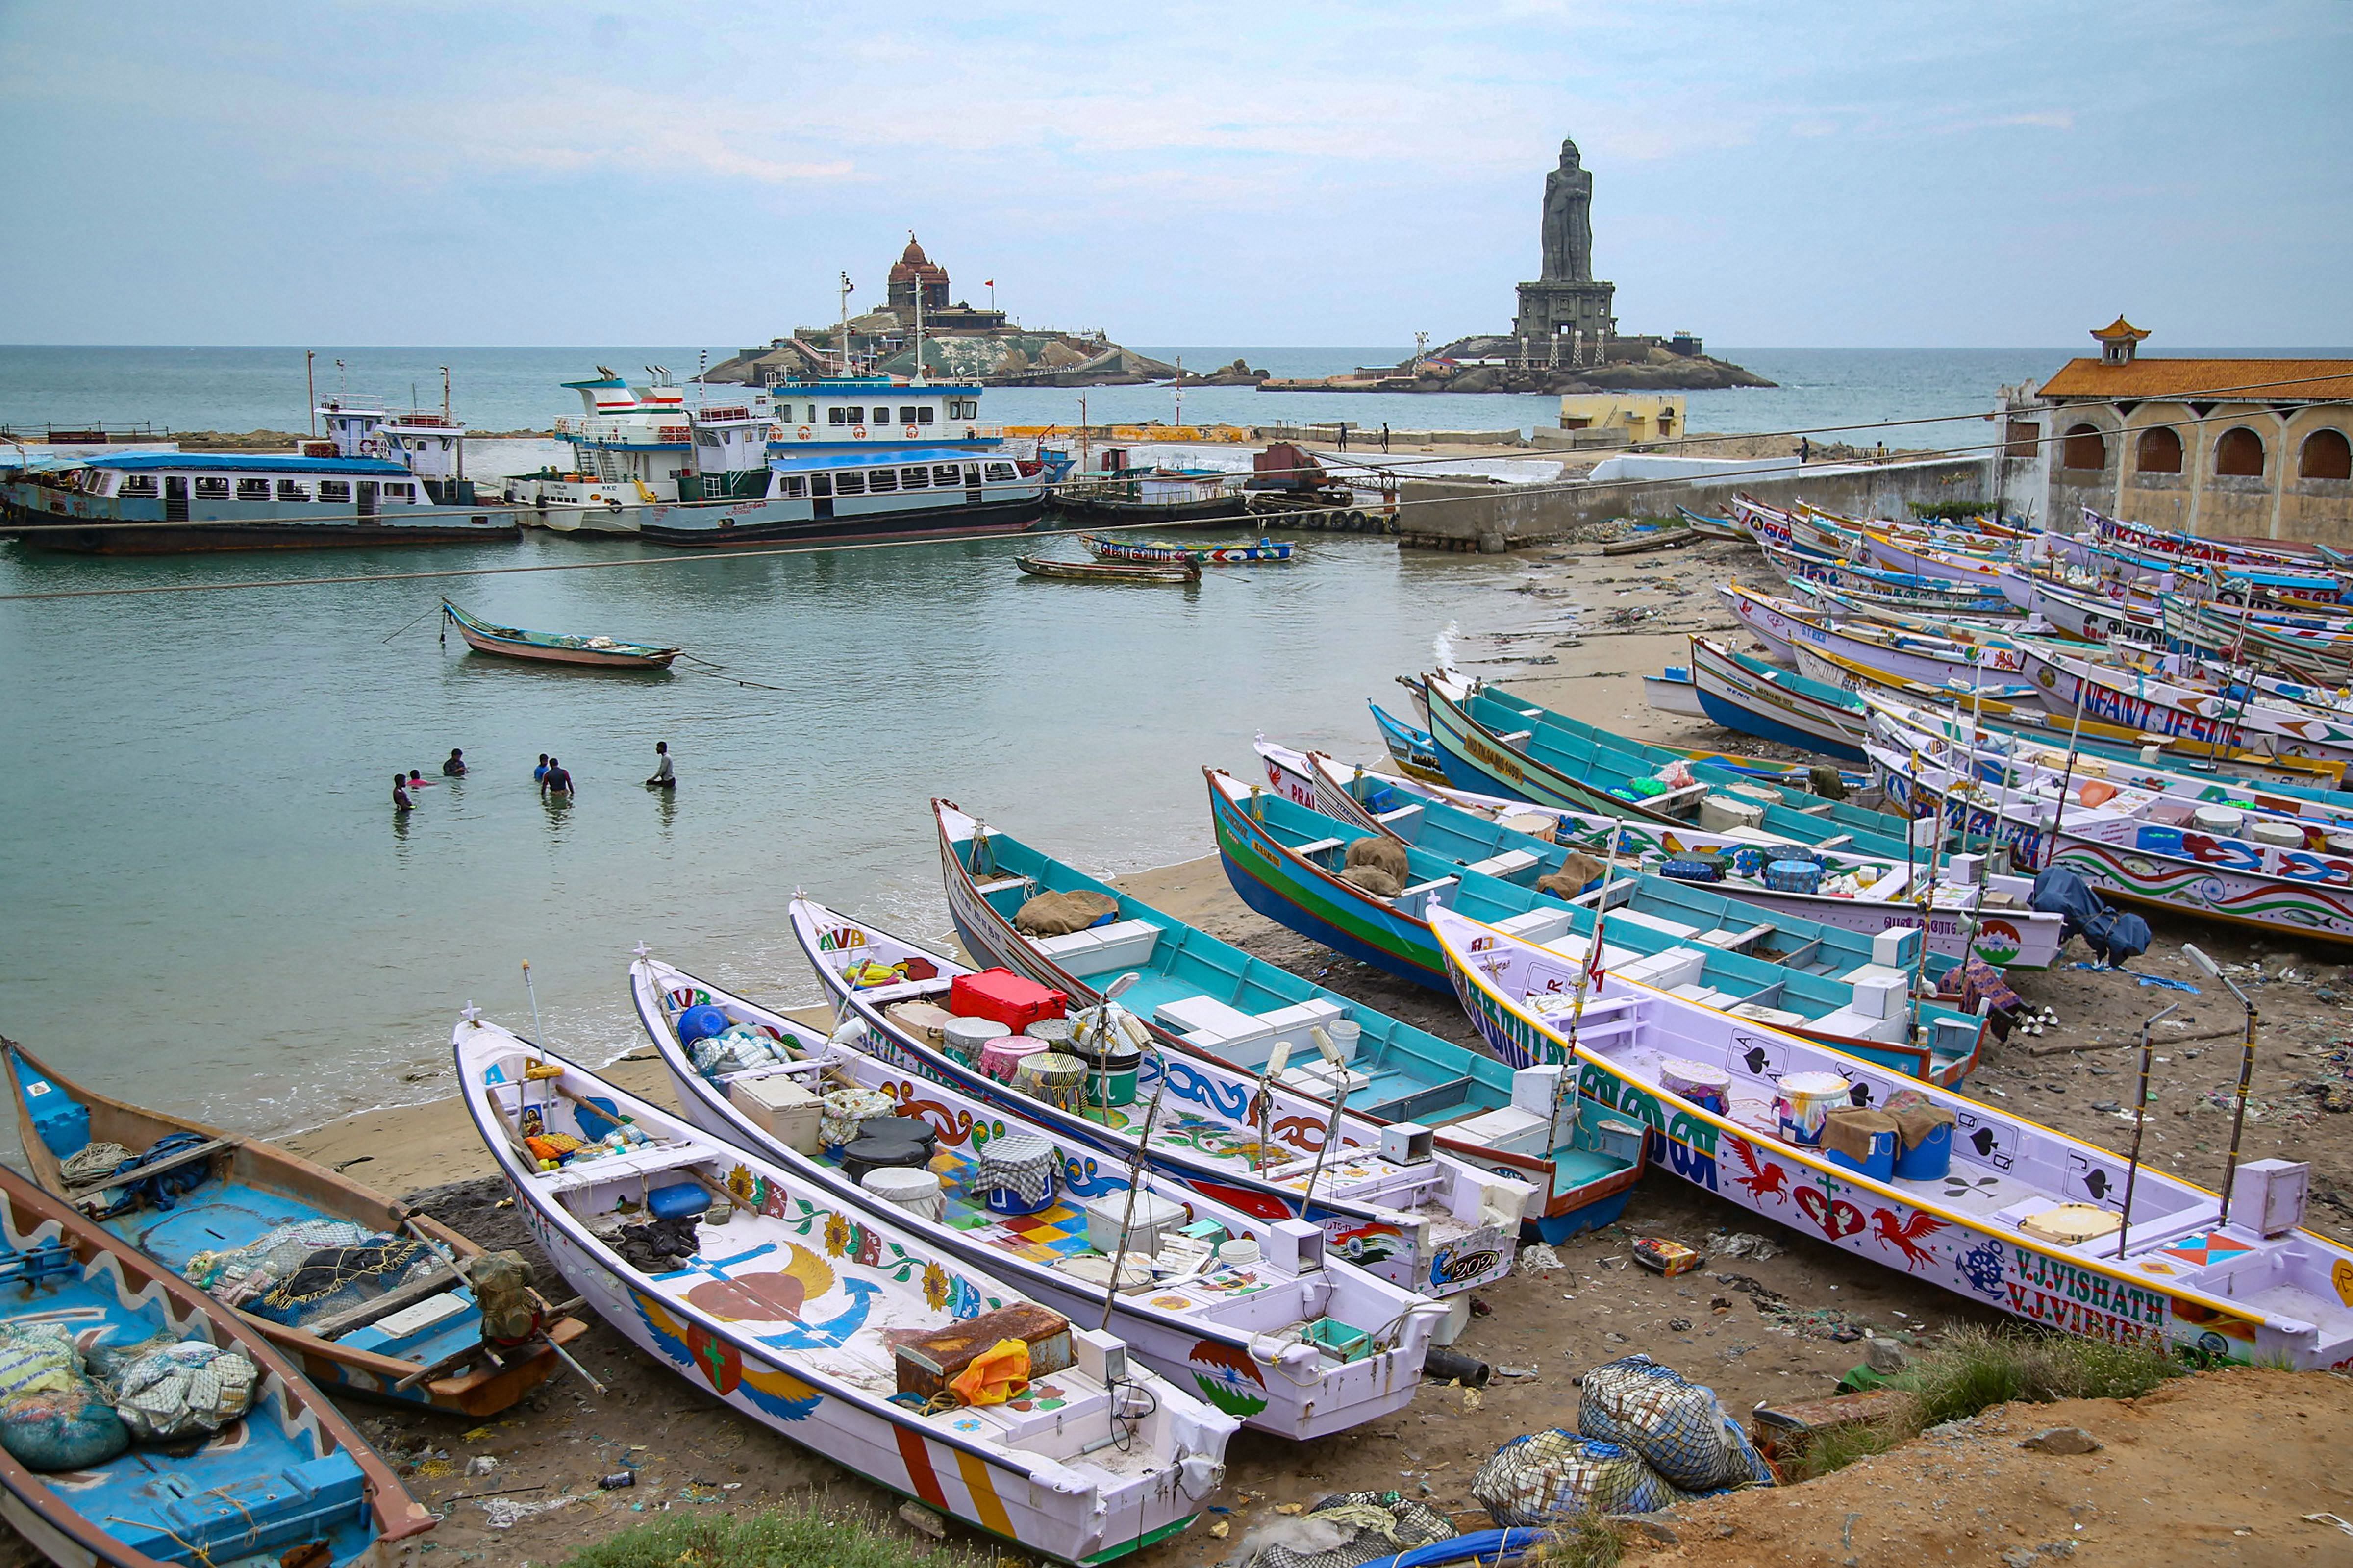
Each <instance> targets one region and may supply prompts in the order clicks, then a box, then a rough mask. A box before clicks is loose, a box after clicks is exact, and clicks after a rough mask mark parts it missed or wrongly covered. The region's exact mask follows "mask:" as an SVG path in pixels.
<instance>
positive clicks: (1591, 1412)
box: [1577, 1355, 1773, 1492]
mask: <svg viewBox="0 0 2353 1568" xmlns="http://www.w3.org/2000/svg"><path fill="white" fill-rule="evenodd" d="M1584 1391H1585V1392H1584V1397H1583V1399H1582V1400H1581V1401H1580V1402H1579V1404H1578V1406H1577V1427H1578V1429H1579V1430H1580V1431H1582V1432H1583V1433H1584V1434H1585V1435H1586V1436H1588V1437H1593V1438H1599V1440H1601V1441H1602V1442H1605V1443H1614V1444H1617V1445H1619V1446H1620V1447H1625V1448H1628V1449H1630V1450H1631V1451H1632V1452H1634V1453H1636V1454H1639V1455H1641V1457H1642V1459H1643V1461H1644V1462H1645V1463H1646V1464H1648V1465H1649V1466H1650V1467H1651V1469H1653V1470H1655V1471H1657V1472H1658V1474H1659V1475H1660V1476H1661V1477H1662V1479H1665V1480H1666V1481H1668V1482H1670V1483H1671V1484H1672V1485H1674V1486H1677V1487H1680V1488H1682V1489H1683V1490H1685V1491H1694V1492H1704V1491H1715V1490H1719V1489H1723V1488H1725V1487H1745V1486H1755V1485H1765V1486H1770V1485H1771V1484H1772V1481H1773V1472H1772V1470H1771V1469H1770V1468H1768V1467H1767V1465H1766V1463H1765V1461H1764V1460H1763V1459H1762V1458H1759V1457H1758V1455H1757V1450H1756V1448H1755V1447H1753V1446H1752V1445H1751V1444H1750V1443H1749V1441H1748V1436H1747V1434H1746V1433H1745V1432H1743V1431H1741V1429H1740V1427H1739V1425H1738V1424H1737V1423H1736V1422H1735V1421H1734V1420H1733V1419H1732V1417H1731V1416H1729V1415H1725V1409H1724V1406H1723V1405H1722V1404H1720V1403H1718V1401H1717V1399H1716V1397H1715V1390H1714V1389H1712V1388H1706V1387H1703V1386H1702V1385H1700V1384H1696V1383H1693V1382H1690V1381H1688V1380H1687V1379H1685V1378H1684V1377H1683V1375H1682V1374H1681V1373H1678V1372H1676V1371H1675V1370H1674V1368H1672V1367H1671V1366H1665V1365H1662V1364H1661V1363H1658V1362H1654V1361H1652V1360H1651V1358H1650V1357H1648V1356H1643V1355H1632V1356H1627V1357H1625V1358H1623V1359H1622V1360H1619V1361H1613V1362H1607V1363H1603V1364H1602V1365H1600V1366H1597V1367H1595V1368H1594V1369H1593V1370H1592V1371H1591V1372H1588V1373H1586V1374H1585V1384H1584Z"/></svg>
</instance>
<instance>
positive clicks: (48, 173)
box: [0, 0, 2353, 352]
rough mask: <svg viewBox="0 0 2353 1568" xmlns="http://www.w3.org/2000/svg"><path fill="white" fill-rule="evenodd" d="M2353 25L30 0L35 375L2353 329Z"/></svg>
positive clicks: (2081, 14) (1704, 9)
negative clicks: (971, 323) (776, 342)
mask: <svg viewBox="0 0 2353 1568" xmlns="http://www.w3.org/2000/svg"><path fill="white" fill-rule="evenodd" d="M2348 68H2353V4H2348V0H2275V3H2274V0H2253V3H2251V4H2242V5H2227V6H2223V5H2211V4H2207V3H2203V0H2200V3H2180V0H2144V3H2142V4H2138V5H2130V6H2124V5H2082V4H2065V3H2062V4H2057V5H2052V4H2049V3H2047V0H2046V3H2043V4H2036V5H2017V4H2010V3H2008V0H1979V3H1973V4H1968V5H1961V4H1953V3H1947V0H1915V3H1912V4H1906V5H1869V6H1865V5H1841V4H1810V5H1797V6H1791V5H1765V4H1761V3H1754V4H1752V3H1715V0H1644V3H1641V4H1618V3H1609V4H1592V3H1552V0H1500V3H1492V4H1485V5H1443V4H1435V5H1418V4H1409V3H1398V4H1386V5H1336V4H1329V3H1325V0H1289V3H1286V4H1282V5H1266V4H1263V3H1261V4H1232V5H1229V4H1219V3H1216V0H1205V3H1198V4H1192V5H1183V6H1175V7H1165V6H1134V7H1129V6H1124V5H1061V6H1056V5H989V4H974V5H948V6H939V5H839V4H834V5H818V6H808V5H793V4H779V5H760V6H749V5H709V4H702V3H699V0H676V3H670V4H662V5H646V4H642V3H641V4H637V5H628V6H626V7H623V6H617V5H615V6H607V5H599V4H597V3H596V0H567V3H565V4H556V5H522V4H517V5H504V4H496V3H491V0H470V3H466V4H443V3H439V0H402V3H400V4H397V5H385V4H375V5H350V4H339V3H335V0H303V3H301V4H286V5H280V4H273V3H270V0H239V3H238V4H236V5H188V4H185V0H179V3H176V4H170V5H154V4H144V3H141V0H111V3H110V4H108V5H104V6H102V7H100V6H93V5H88V4H86V3H80V4H47V3H41V0H0V146H5V147H6V148H7V149H8V157H7V167H8V170H9V174H10V183H11V184H12V185H13V186H14V196H15V200H14V201H13V202H12V204H11V206H12V209H13V211H12V215H11V221H10V222H8V223H7V224H6V225H5V226H0V342H26V343H174V344H181V343H186V344H210V343H253V344H299V343H303V342H343V343H368V344H384V345H407V344H500V345H524V344H533V345H536V344H546V345H563V344H578V343H608V342H646V343H655V342H710V343H720V344H738V345H740V344H748V343H754V342H765V340H766V339H768V338H771V337H774V336H776V335H778V334H780V333H783V332H786V331H789V330H790V329H791V328H792V327H794V326H796V325H798V324H804V323H814V322H822V321H830V320H832V319H833V317H834V315H835V313H836V306H835V292H834V285H835V281H836V279H837V277H838V275H839V274H840V273H841V272H843V271H847V272H848V273H849V276H850V278H851V279H852V281H853V282H854V283H855V284H856V285H857V288H858V291H857V293H856V294H854V295H853V296H852V300H853V304H854V305H856V306H859V307H871V306H873V305H876V304H879V303H880V302H881V296H882V287H883V273H884V270H885V268H887V266H888V265H889V263H890V262H891V261H892V259H894V258H895V257H896V255H897V253H898V251H899V249H900V248H901V247H902V246H903V245H904V244H905V243H906V236H907V232H908V231H909V230H910V229H913V230H914V231H916V232H917V233H918V234H919V235H920V237H922V240H923V245H924V247H926V249H927V250H928V251H929V252H930V254H931V256H932V258H933V259H934V260H936V261H938V262H940V263H941V264H943V265H944V266H945V267H946V268H948V269H949V271H950V273H951V274H952V276H953V278H954V279H955V290H956V292H957V293H958V294H959V295H961V296H964V297H965V298H967V299H969V300H972V301H973V302H974V303H976V304H978V303H985V302H986V301H987V298H988V289H987V287H986V281H985V280H987V279H994V280H995V281H996V285H997V289H996V299H997V303H998V304H999V305H1000V306H1001V307H1003V308H1004V309H1006V310H1010V311H1012V312H1013V313H1014V315H1015V316H1016V318H1017V319H1018V320H1019V321H1021V322H1022V323H1024V324H1025V325H1029V326H1032V327H1059V328H1063V329H1071V330H1077V329H1085V328H1102V329H1103V330H1105V331H1109V332H1110V333H1111V334H1112V335H1113V337H1114V338H1116V339H1118V340H1120V341H1123V342H1130V343H1153V344H1181V343H1268V344H1278V343H1279V344H1403V343H1407V342H1411V341H1412V337H1413V334H1414V333H1415V332H1416V331H1427V332H1429V333H1430V335H1431V341H1432V342H1444V341H1446V340H1447V339H1449V338H1451V337H1453V336H1456V335H1459V334H1461V333H1465V332H1472V331H1503V330H1504V328H1505V327H1507V325H1508V324H1509V321H1510V320H1511V316H1512V311H1513V308H1514V296H1513V291H1512V290H1513V285H1514V283H1515V282H1517V281H1519V280H1520V279H1525V278H1529V277H1532V276H1534V275H1535V272H1536V270H1537V237H1536V220H1537V212H1538V207H1539V202H1540V198H1541V195H1542V191H1543V184H1544V175H1545V173H1546V170H1547V169H1549V168H1550V167H1551V166H1552V165H1553V163H1554V161H1555V159H1556V156H1557V153H1558V147H1559V142H1560V140H1561V138H1562V137H1563V136H1574V137H1575V138H1576V139H1577V142H1578V144H1579V146H1580V147H1581V149H1582V150H1583V153H1584V158H1585V163H1586V166H1587V167H1588V169H1590V170H1591V171H1592V173H1593V175H1594V186H1595V189H1594V204H1593V224H1594V254H1595V270H1596V274H1597V276H1599V277H1602V278H1606V279H1612V280H1614V281H1615V282H1616V283H1617V285H1618V295H1617V305H1618V315H1619V320H1620V330H1622V331H1636V332H1639V331H1652V332H1663V331H1675V330H1682V329H1688V330H1691V331H1697V332H1700V333H1702V334H1703V335H1704V336H1705V337H1706V338H1707V339H1708V340H1709V341H1710V342H1712V343H1725V344H1733V343H1746V344H1757V345H1780V346H1819V347H1849V346H1855V347H1861V346H1872V347H1982V346H2027V345H2043V344H2067V345H2079V344H2083V343H2084V342H2087V341H2088V340H2086V339H2085V338H2084V336H2083V334H2084V331H2086V330H2087V329H2088V328H2090V327H2092V326H2094V325H2098V324H2101V323H2104V322H2105V321H2108V320H2109V319H2110V318H2111V317H2113V316H2115V315H2116V313H2118V312H2119V311H2122V312H2124V313H2126V314H2127V315H2128V316H2130V317H2131V318H2132V320H2133V321H2135V322H2137V324H2139V325H2141V326H2144V327H2147V328H2150V329H2151V330H2152V331H2154V332H2155V333H2156V334H2157V335H2156V336H2155V337H2154V338H2152V340H2151V342H2150V344H2149V349H2150V351H2151V352H2158V351H2161V350H2162V349H2164V348H2167V347H2191V346H2214V345H2230V346H2242V347H2250V348H2254V347H2296V346H2309V345H2318V344H2342V343H2348V342H2353V290H2348V289H2347V288H2346V287H2345V282H2346V278H2347V276H2348V249H2353V245H2349V244H2348V242H2353V156H2348V149H2353V90H2349V89H2348V86H2347V83H2348V79H2353V74H2348Z"/></svg>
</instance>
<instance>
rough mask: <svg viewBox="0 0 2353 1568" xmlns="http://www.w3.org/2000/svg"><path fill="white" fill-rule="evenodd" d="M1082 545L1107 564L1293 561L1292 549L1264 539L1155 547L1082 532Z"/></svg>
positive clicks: (1284, 543) (1228, 563) (1286, 544)
mask: <svg viewBox="0 0 2353 1568" xmlns="http://www.w3.org/2000/svg"><path fill="white" fill-rule="evenodd" d="M1079 542H1080V543H1081V544H1083V545H1085V546H1086V547H1087V548H1088V549H1089V550H1091V551H1092V552H1094V553H1095V554H1096V555H1098V556H1100V557H1101V558H1103V560H1105V561H1159V562H1172V563H1178V564H1182V563H1185V562H1187V561H1189V562H1191V563H1193V564H1194V565H1196V566H1257V565H1263V564H1265V563H1269V562H1282V561H1288V560H1290V559H1291V551H1292V546H1291V544H1290V543H1289V542H1287V541H1286V542H1283V543H1281V544H1278V543H1276V542H1274V541H1273V540H1271V539H1261V540H1260V541H1259V542H1257V543H1256V544H1154V543H1150V542H1146V541H1144V540H1140V539H1114V538H1112V537H1110V536H1108V535H1105V534H1100V533H1082V534H1081V535H1079Z"/></svg>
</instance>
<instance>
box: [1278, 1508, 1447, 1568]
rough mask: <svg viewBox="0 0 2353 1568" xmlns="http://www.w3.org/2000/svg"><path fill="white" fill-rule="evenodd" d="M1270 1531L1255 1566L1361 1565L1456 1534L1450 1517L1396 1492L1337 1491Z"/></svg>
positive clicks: (1338, 1567)
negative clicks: (1278, 1528)
mask: <svg viewBox="0 0 2353 1568" xmlns="http://www.w3.org/2000/svg"><path fill="white" fill-rule="evenodd" d="M1282 1524H1283V1526H1284V1528H1282V1529H1281V1530H1280V1531H1267V1532H1266V1533H1265V1534H1264V1535H1263V1536H1261V1541H1262V1542H1263V1544H1261V1545H1260V1546H1259V1548H1258V1550H1257V1551H1256V1552H1254V1553H1252V1554H1250V1556H1248V1557H1247V1559H1246V1561H1247V1563H1249V1565H1250V1568H1356V1565H1357V1564H1358V1563H1370V1562H1372V1561H1373V1560H1374V1559H1375V1558H1377V1557H1394V1556H1395V1555H1397V1554H1398V1552H1410V1551H1412V1550H1413V1549H1414V1548H1415V1547H1417V1546H1428V1545H1430V1544H1431V1543H1432V1542H1440V1541H1446V1540H1450V1539H1451V1538H1452V1536H1453V1535H1454V1526H1453V1524H1452V1523H1451V1522H1450V1521H1448V1519H1447V1517H1446V1516H1445V1515H1444V1514H1442V1513H1440V1512H1439V1511H1438V1510H1435V1509H1433V1508H1431V1507H1430V1505H1429V1504H1427V1503H1421V1502H1415V1501H1413V1500H1410V1499H1409V1498H1407V1497H1404V1496H1402V1495H1401V1494H1399V1493H1397V1492H1338V1493H1335V1494H1334V1495H1333V1496H1331V1497H1327V1498H1325V1499H1324V1500H1323V1501H1321V1502H1319V1503H1317V1504H1316V1505H1315V1506H1314V1508H1312V1509H1309V1510H1307V1511H1306V1512H1305V1513H1303V1514H1301V1515H1300V1516H1299V1517H1298V1518H1297V1519H1295V1520H1285V1521H1282Z"/></svg>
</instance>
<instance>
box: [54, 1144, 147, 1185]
mask: <svg viewBox="0 0 2353 1568" xmlns="http://www.w3.org/2000/svg"><path fill="white" fill-rule="evenodd" d="M131 1159H132V1153H131V1151H130V1150H128V1149H126V1148H124V1147H123V1146H122V1145H121V1144H120V1143H90V1144H86V1145H84V1146H83V1148H82V1150H81V1152H79V1153H77V1154H72V1155H69V1156H68V1157H67V1158H66V1160H65V1161H64V1163H61V1164H60V1165H58V1174H59V1175H61V1176H63V1177H64V1178H65V1184H66V1185H67V1186H69V1187H87V1186H90V1185H91V1184H93V1183H96V1182H99V1181H100V1180H102V1179H104V1178H105V1177H108V1176H111V1175H112V1174H114V1173H115V1172H117V1171H119V1170H121V1168H122V1166H123V1165H124V1164H125V1163H127V1162H129V1161H130V1160H131Z"/></svg>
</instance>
